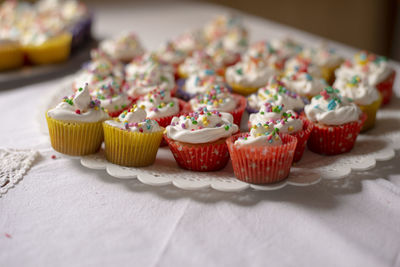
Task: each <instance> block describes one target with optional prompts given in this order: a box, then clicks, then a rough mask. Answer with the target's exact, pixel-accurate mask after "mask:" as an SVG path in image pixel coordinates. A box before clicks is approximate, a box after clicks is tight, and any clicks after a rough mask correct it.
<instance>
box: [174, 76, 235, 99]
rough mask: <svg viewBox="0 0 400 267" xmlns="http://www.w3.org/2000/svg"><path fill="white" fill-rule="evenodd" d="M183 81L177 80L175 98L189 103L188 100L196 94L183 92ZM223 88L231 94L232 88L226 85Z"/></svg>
mask: <svg viewBox="0 0 400 267" xmlns="http://www.w3.org/2000/svg"><path fill="white" fill-rule="evenodd" d="M185 81H186V79H179V80H178V81H177V91H176V97H179V98H180V99H182V100H185V101H189V100H190V99H192V98H194V97H196V95H197V94H191V93H188V92H186V91H185V89H184V86H185ZM225 87H226V88H227V89H228V90H229V91H230V92H232V88H231V87H230V86H228V84H226V85H225Z"/></svg>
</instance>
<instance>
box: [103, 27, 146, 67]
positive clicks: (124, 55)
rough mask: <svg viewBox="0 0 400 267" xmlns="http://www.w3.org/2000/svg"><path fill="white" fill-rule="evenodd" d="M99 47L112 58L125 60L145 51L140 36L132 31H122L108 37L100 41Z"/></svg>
mask: <svg viewBox="0 0 400 267" xmlns="http://www.w3.org/2000/svg"><path fill="white" fill-rule="evenodd" d="M99 47H100V49H101V50H103V51H104V52H105V53H106V54H108V55H109V56H110V57H111V58H114V59H118V60H121V61H125V62H127V61H130V60H132V59H134V58H135V57H138V56H141V55H143V53H144V49H143V47H142V45H141V43H140V41H139V38H138V37H137V36H136V34H134V33H132V32H122V33H121V34H119V35H118V36H116V37H114V38H112V39H106V40H104V41H102V42H101V43H100V45H99Z"/></svg>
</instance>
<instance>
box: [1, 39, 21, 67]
mask: <svg viewBox="0 0 400 267" xmlns="http://www.w3.org/2000/svg"><path fill="white" fill-rule="evenodd" d="M0 59H1V60H0V71H3V70H9V69H15V68H19V67H21V66H22V65H23V64H24V53H23V52H22V48H21V46H19V45H16V44H5V45H0Z"/></svg>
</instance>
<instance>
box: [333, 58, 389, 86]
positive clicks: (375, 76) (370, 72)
mask: <svg viewBox="0 0 400 267" xmlns="http://www.w3.org/2000/svg"><path fill="white" fill-rule="evenodd" d="M392 72H393V69H392V68H391V67H390V66H389V64H388V62H387V59H386V58H385V57H381V56H377V55H375V54H372V53H368V52H366V51H362V52H360V53H357V54H356V55H355V56H354V60H353V62H350V61H348V60H346V61H345V62H344V63H343V64H342V65H341V66H340V68H338V69H337V70H336V71H335V75H336V78H338V79H342V78H346V77H347V78H351V77H353V76H355V75H358V76H360V77H361V78H362V79H367V80H368V83H369V84H371V85H373V86H376V85H377V84H379V83H380V82H382V81H384V80H385V79H386V78H387V77H388V76H389V75H390V74H391V73H392Z"/></svg>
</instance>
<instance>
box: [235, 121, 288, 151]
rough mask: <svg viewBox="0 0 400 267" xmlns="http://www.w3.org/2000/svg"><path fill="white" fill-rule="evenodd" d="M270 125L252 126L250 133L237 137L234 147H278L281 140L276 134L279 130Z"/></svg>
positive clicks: (267, 123)
mask: <svg viewBox="0 0 400 267" xmlns="http://www.w3.org/2000/svg"><path fill="white" fill-rule="evenodd" d="M273 126H274V125H273V124H272V123H269V122H266V123H264V124H261V123H260V124H258V125H254V126H253V127H252V128H251V130H250V133H248V134H246V135H245V136H243V137H239V138H238V139H237V140H236V141H235V145H240V146H280V145H282V140H281V138H280V136H279V134H278V132H279V130H278V129H276V128H274V127H273Z"/></svg>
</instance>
